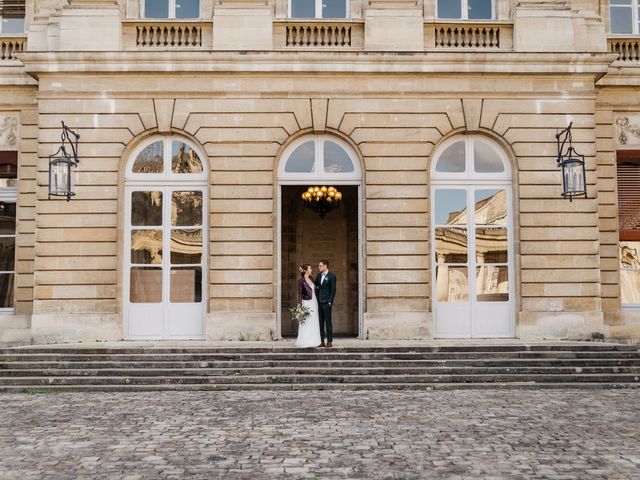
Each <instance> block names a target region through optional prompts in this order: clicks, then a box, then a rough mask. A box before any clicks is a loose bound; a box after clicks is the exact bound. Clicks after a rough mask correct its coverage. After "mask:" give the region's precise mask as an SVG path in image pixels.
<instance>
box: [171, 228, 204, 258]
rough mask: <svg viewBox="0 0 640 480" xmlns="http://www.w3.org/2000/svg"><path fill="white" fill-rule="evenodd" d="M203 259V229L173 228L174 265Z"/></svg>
mask: <svg viewBox="0 0 640 480" xmlns="http://www.w3.org/2000/svg"><path fill="white" fill-rule="evenodd" d="M201 261H202V229H200V228H192V229H173V230H171V263H172V264H174V265H182V264H192V263H200V262H201Z"/></svg>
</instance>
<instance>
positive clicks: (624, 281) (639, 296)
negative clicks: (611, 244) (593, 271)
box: [620, 241, 640, 305]
mask: <svg viewBox="0 0 640 480" xmlns="http://www.w3.org/2000/svg"><path fill="white" fill-rule="evenodd" d="M620 301H621V302H622V304H623V305H640V242H638V241H621V242H620Z"/></svg>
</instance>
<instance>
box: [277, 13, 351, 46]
mask: <svg viewBox="0 0 640 480" xmlns="http://www.w3.org/2000/svg"><path fill="white" fill-rule="evenodd" d="M273 30H274V46H275V47H276V48H301V49H336V50H343V49H347V50H358V49H362V48H363V47H364V23H363V22H362V21H334V20H324V21H323V20H313V21H304V20H301V21H290V20H287V21H279V22H275V23H274V27H273Z"/></svg>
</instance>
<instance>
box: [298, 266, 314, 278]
mask: <svg viewBox="0 0 640 480" xmlns="http://www.w3.org/2000/svg"><path fill="white" fill-rule="evenodd" d="M310 266H311V264H310V263H303V264H302V265H300V266H299V267H298V270H299V271H300V276H301V277H304V274H305V272H306V271H307V269H308V268H309V267H310Z"/></svg>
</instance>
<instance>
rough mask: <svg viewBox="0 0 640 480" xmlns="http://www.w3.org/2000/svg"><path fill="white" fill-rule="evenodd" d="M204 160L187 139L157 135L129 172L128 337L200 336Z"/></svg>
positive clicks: (142, 147)
mask: <svg viewBox="0 0 640 480" xmlns="http://www.w3.org/2000/svg"><path fill="white" fill-rule="evenodd" d="M205 158H206V157H205V156H204V154H203V153H202V152H200V151H199V149H198V148H197V147H196V146H194V145H193V144H191V143H190V142H189V141H188V140H186V139H184V138H180V137H176V136H155V137H153V138H151V139H149V140H147V141H145V142H144V143H142V144H141V145H139V146H138V148H136V150H135V151H134V152H133V155H132V156H131V160H130V161H129V163H128V165H127V169H126V173H125V219H124V242H123V243H124V262H123V263H124V283H123V285H124V289H123V297H124V298H123V300H124V301H123V304H124V309H123V310H124V326H125V328H124V332H125V335H124V336H125V338H126V339H131V340H133V339H145V340H158V339H202V338H204V317H205V310H206V298H207V295H206V289H205V285H206V272H207V268H206V266H207V261H206V259H207V253H206V252H207V248H206V247H207V199H208V195H207V179H208V168H207V166H206V163H205V161H204V159H205Z"/></svg>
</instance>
